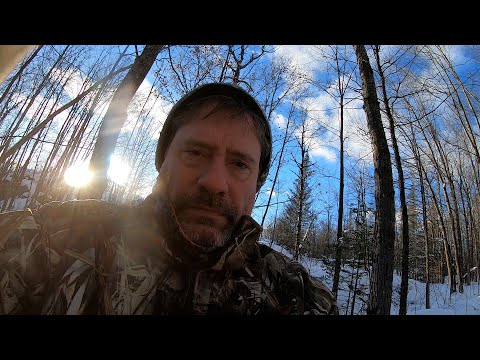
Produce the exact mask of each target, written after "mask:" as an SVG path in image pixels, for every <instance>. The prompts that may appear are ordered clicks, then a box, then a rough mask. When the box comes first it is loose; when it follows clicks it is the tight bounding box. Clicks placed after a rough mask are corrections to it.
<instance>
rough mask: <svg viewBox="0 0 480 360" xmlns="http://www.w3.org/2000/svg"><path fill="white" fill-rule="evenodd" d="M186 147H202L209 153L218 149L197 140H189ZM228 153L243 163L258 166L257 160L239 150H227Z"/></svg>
mask: <svg viewBox="0 0 480 360" xmlns="http://www.w3.org/2000/svg"><path fill="white" fill-rule="evenodd" d="M184 145H186V146H196V147H200V148H203V149H206V150H209V151H213V150H215V149H216V146H214V145H211V144H209V143H206V142H203V141H200V140H196V139H187V140H186V141H185V143H184ZM227 153H228V154H229V155H233V156H235V157H238V158H240V159H242V160H243V161H245V162H247V163H249V164H252V165H254V164H258V161H257V160H255V158H254V157H253V156H252V155H250V154H247V153H245V152H243V151H239V150H233V149H230V150H228V149H227Z"/></svg>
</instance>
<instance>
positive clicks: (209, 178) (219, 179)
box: [198, 159, 228, 195]
mask: <svg viewBox="0 0 480 360" xmlns="http://www.w3.org/2000/svg"><path fill="white" fill-rule="evenodd" d="M226 171H227V169H226V167H225V164H224V163H223V160H222V161H221V160H220V159H212V161H211V162H209V164H208V166H207V167H205V169H204V171H203V172H202V174H201V175H200V177H199V178H198V184H199V185H200V186H202V187H203V188H205V189H206V190H208V191H209V192H210V193H212V194H222V195H223V194H225V193H227V192H228V184H227V172H226Z"/></svg>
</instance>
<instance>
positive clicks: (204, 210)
mask: <svg viewBox="0 0 480 360" xmlns="http://www.w3.org/2000/svg"><path fill="white" fill-rule="evenodd" d="M188 210H189V211H192V212H193V213H196V214H200V215H204V216H214V217H220V216H221V217H226V214H225V213H224V212H223V211H221V210H219V209H215V208H211V207H208V206H192V207H189V208H188Z"/></svg>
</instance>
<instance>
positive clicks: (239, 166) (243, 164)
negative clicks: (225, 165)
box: [234, 161, 249, 169]
mask: <svg viewBox="0 0 480 360" xmlns="http://www.w3.org/2000/svg"><path fill="white" fill-rule="evenodd" d="M234 165H235V166H236V167H238V168H239V169H248V168H249V167H248V165H247V164H245V163H244V162H241V161H235V162H234Z"/></svg>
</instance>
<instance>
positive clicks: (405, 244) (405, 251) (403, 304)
mask: <svg viewBox="0 0 480 360" xmlns="http://www.w3.org/2000/svg"><path fill="white" fill-rule="evenodd" d="M379 52H380V49H379V47H378V46H377V47H375V50H374V54H375V59H376V62H377V69H378V73H379V75H380V80H381V89H382V95H383V102H384V104H385V113H386V114H387V118H388V122H389V124H390V137H391V139H392V147H393V153H394V155H395V164H396V166H397V171H398V189H399V192H400V207H401V209H402V282H401V284H400V308H399V311H398V314H399V315H406V314H407V295H408V274H409V270H408V261H409V249H410V239H409V233H410V232H409V229H408V209H407V201H406V198H405V180H404V176H403V167H402V161H401V159H400V151H399V150H398V144H397V136H396V134H395V122H394V120H393V114H392V111H391V109H390V104H389V101H388V97H387V88H386V83H385V76H384V73H383V69H382V66H381V63H380V55H379Z"/></svg>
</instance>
